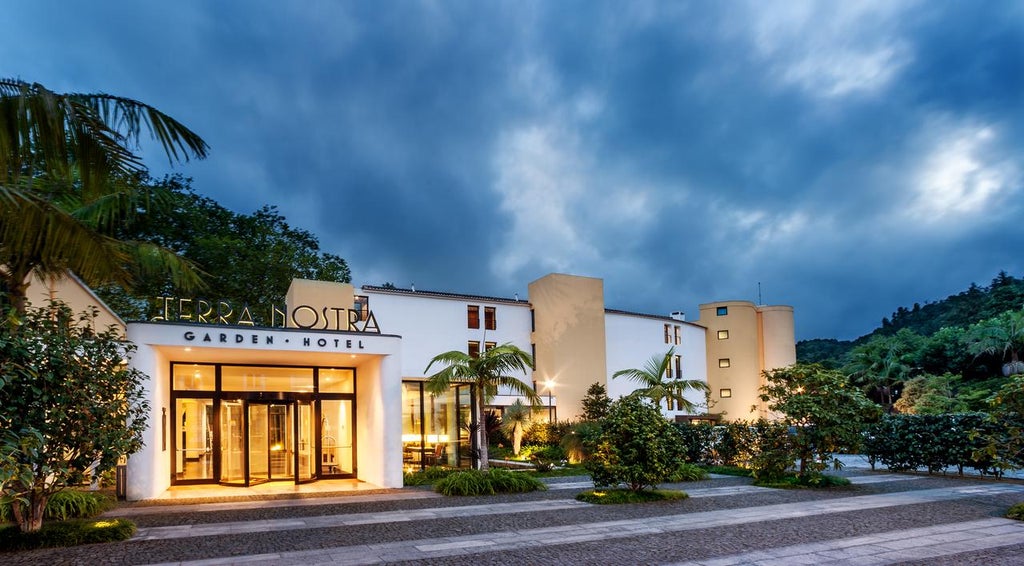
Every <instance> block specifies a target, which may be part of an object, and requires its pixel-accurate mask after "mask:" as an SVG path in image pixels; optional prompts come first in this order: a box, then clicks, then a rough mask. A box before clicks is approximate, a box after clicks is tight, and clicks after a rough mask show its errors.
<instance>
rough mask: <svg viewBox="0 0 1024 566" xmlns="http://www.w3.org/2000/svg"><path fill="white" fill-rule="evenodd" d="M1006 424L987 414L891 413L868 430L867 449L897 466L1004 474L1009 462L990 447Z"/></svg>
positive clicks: (875, 457)
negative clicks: (951, 468)
mask: <svg viewBox="0 0 1024 566" xmlns="http://www.w3.org/2000/svg"><path fill="white" fill-rule="evenodd" d="M1006 428H1007V427H1006V423H1002V422H996V421H995V420H993V419H991V418H990V417H989V415H987V414H985V413H952V414H944V415H899V414H897V415H885V416H884V417H882V420H881V421H879V422H878V423H876V424H874V425H871V426H869V427H868V428H867V430H866V431H865V442H864V453H865V455H866V456H867V457H868V458H869V460H870V461H871V462H872V464H873V463H874V462H879V463H881V464H882V465H884V466H885V467H886V468H888V469H889V470H892V471H906V470H917V469H919V468H925V469H927V470H928V472H929V473H934V472H937V471H941V470H945V469H946V468H950V467H955V468H956V469H957V472H958V473H959V474H960V475H963V473H964V468H973V469H974V470H977V471H978V472H979V473H981V474H983V475H984V474H991V475H996V476H999V475H1002V472H1003V469H1004V468H1005V465H1006V462H1000V461H998V460H997V459H996V457H995V455H993V454H992V453H991V452H990V451H989V450H988V448H989V446H990V443H991V441H992V439H993V438H998V437H999V435H1001V434H1004V433H1005V430H1006Z"/></svg>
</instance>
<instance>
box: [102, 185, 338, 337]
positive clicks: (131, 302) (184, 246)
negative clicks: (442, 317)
mask: <svg viewBox="0 0 1024 566" xmlns="http://www.w3.org/2000/svg"><path fill="white" fill-rule="evenodd" d="M150 184H151V185H152V186H161V187H165V189H166V191H167V192H168V193H169V194H170V199H169V206H167V207H165V208H164V209H161V210H159V211H155V212H153V213H151V214H147V215H145V216H141V217H139V218H137V219H135V221H133V222H130V223H126V224H125V225H124V226H123V227H122V228H121V229H120V230H119V232H118V235H119V236H120V237H121V238H123V239H132V240H146V241H152V242H156V243H158V244H160V245H161V246H163V247H166V248H168V249H172V250H175V251H176V252H178V253H179V254H180V255H181V256H182V257H184V258H187V259H188V260H189V261H191V262H193V263H195V264H196V265H197V266H199V267H200V268H201V269H203V270H204V271H205V272H206V274H205V275H204V281H205V283H206V289H205V290H204V292H205V293H206V294H207V296H208V297H209V298H211V299H214V300H227V301H229V302H231V303H232V304H234V305H235V306H236V307H239V308H240V307H241V306H242V305H253V306H257V305H259V306H267V305H281V304H282V303H283V301H284V296H285V294H286V293H287V291H288V286H289V285H290V284H291V280H292V279H293V278H296V277H298V278H303V279H315V280H319V281H339V282H346V283H347V282H349V281H350V280H351V272H350V271H349V267H348V264H347V263H346V262H345V260H344V259H342V258H341V257H338V256H337V255H334V254H330V253H325V252H322V251H320V243H319V241H318V240H317V238H316V236H314V235H313V234H311V233H310V232H307V231H306V230H302V229H298V228H294V227H292V226H291V225H289V224H288V222H287V221H286V220H285V218H284V217H283V216H282V215H281V214H280V213H278V212H277V209H276V208H275V207H272V206H264V207H262V208H260V209H258V210H256V211H255V212H254V213H252V214H238V213H235V212H232V211H230V210H228V209H226V208H224V207H223V206H221V205H220V204H219V203H217V202H216V201H214V200H213V199H210V198H208V197H204V196H201V195H199V194H196V192H195V191H194V190H193V189H192V187H191V185H190V181H189V180H187V179H182V178H181V177H177V176H175V177H170V178H167V179H164V180H163V181H161V182H159V183H152V182H150ZM173 289H174V285H173V281H171V280H170V279H169V278H167V277H148V278H146V279H144V280H143V281H141V282H140V284H139V285H137V286H136V288H135V289H134V290H133V292H132V293H130V294H126V293H124V292H123V291H122V290H121V289H120V288H119V287H107V288H104V289H100V290H98V294H99V295H100V296H101V298H103V299H104V301H107V302H108V303H107V304H110V305H112V306H113V308H115V310H117V311H118V313H119V314H121V315H122V317H124V318H128V319H147V318H151V317H153V316H156V315H157V314H159V312H158V310H159V309H158V307H157V306H156V305H153V304H151V303H150V302H149V301H148V300H147V299H151V298H153V297H157V296H166V295H169V294H172V293H173ZM252 314H253V318H254V319H255V322H256V323H257V324H269V323H270V320H265V319H266V318H267V317H268V316H269V312H265V311H263V310H260V309H254V310H253V311H252Z"/></svg>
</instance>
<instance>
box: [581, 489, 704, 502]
mask: <svg viewBox="0 0 1024 566" xmlns="http://www.w3.org/2000/svg"><path fill="white" fill-rule="evenodd" d="M687 497H689V495H688V494H687V493H686V492H685V491H679V490H676V489H652V490H646V489H645V490H643V491H633V490H631V489H590V490H587V491H584V492H583V493H579V494H577V495H576V499H577V500H579V501H584V502H586V503H596V504H598V505H620V504H623V503H650V502H652V501H678V500H681V499H686V498H687Z"/></svg>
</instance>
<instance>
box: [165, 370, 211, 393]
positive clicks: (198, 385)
mask: <svg viewBox="0 0 1024 566" xmlns="http://www.w3.org/2000/svg"><path fill="white" fill-rule="evenodd" d="M172 372H173V373H174V389H175V391H213V390H214V388H216V386H217V373H216V367H215V366H210V365H204V364H174V367H173V369H172Z"/></svg>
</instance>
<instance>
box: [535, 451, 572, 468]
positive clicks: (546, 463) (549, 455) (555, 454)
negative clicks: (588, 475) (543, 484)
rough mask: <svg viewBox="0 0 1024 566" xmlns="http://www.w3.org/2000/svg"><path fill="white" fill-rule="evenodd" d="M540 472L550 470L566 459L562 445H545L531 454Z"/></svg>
mask: <svg viewBox="0 0 1024 566" xmlns="http://www.w3.org/2000/svg"><path fill="white" fill-rule="evenodd" d="M530 459H531V460H533V465H534V466H535V467H536V468H537V471H538V472H550V471H551V469H552V468H554V467H555V466H557V465H558V464H561V463H562V462H564V461H565V459H566V458H565V450H563V449H562V447H561V446H545V447H544V448H542V449H540V450H536V451H534V452H533V454H531V455H530Z"/></svg>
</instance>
